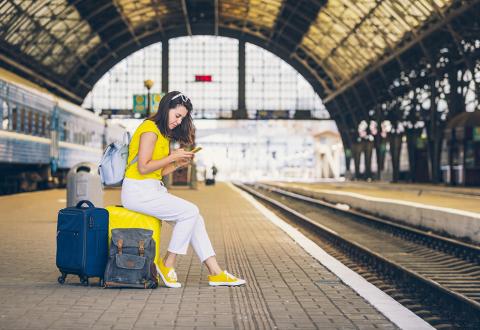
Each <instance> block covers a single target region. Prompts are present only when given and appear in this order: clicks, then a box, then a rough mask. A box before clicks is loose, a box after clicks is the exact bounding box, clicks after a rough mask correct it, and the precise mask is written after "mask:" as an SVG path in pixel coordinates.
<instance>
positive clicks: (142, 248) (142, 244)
mask: <svg viewBox="0 0 480 330" xmlns="http://www.w3.org/2000/svg"><path fill="white" fill-rule="evenodd" d="M138 254H139V255H140V257H143V256H144V255H145V241H144V240H143V239H142V240H140V241H139V242H138Z"/></svg>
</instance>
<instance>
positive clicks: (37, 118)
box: [33, 112, 40, 135]
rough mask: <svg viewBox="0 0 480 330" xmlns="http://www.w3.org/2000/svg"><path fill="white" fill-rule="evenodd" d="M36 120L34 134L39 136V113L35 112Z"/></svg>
mask: <svg viewBox="0 0 480 330" xmlns="http://www.w3.org/2000/svg"><path fill="white" fill-rule="evenodd" d="M34 118H35V120H34V121H33V134H35V135H38V133H39V132H40V126H39V125H38V124H39V114H38V112H35V116H34Z"/></svg>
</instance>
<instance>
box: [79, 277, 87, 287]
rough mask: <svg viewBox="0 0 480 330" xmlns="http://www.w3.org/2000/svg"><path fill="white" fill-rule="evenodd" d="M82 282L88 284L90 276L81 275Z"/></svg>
mask: <svg viewBox="0 0 480 330" xmlns="http://www.w3.org/2000/svg"><path fill="white" fill-rule="evenodd" d="M80 283H81V284H82V285H85V286H88V277H87V276H83V277H80Z"/></svg>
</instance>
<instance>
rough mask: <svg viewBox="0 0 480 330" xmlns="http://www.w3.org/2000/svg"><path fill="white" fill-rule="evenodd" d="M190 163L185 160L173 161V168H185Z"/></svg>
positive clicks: (189, 160) (188, 160)
mask: <svg viewBox="0 0 480 330" xmlns="http://www.w3.org/2000/svg"><path fill="white" fill-rule="evenodd" d="M191 162H192V160H191V159H186V158H183V159H180V160H176V161H175V168H176V169H177V168H182V167H185V166H187V165H189V164H190V163H191Z"/></svg>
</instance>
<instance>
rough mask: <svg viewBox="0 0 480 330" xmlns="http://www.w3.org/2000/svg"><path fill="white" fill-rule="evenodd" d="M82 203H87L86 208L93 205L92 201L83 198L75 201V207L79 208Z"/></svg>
mask: <svg viewBox="0 0 480 330" xmlns="http://www.w3.org/2000/svg"><path fill="white" fill-rule="evenodd" d="M83 204H87V208H92V207H95V206H94V205H93V203H92V202H90V201H87V200H85V199H84V200H81V201H79V202H78V203H77V206H75V207H76V208H77V209H80V208H82V205H83Z"/></svg>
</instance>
